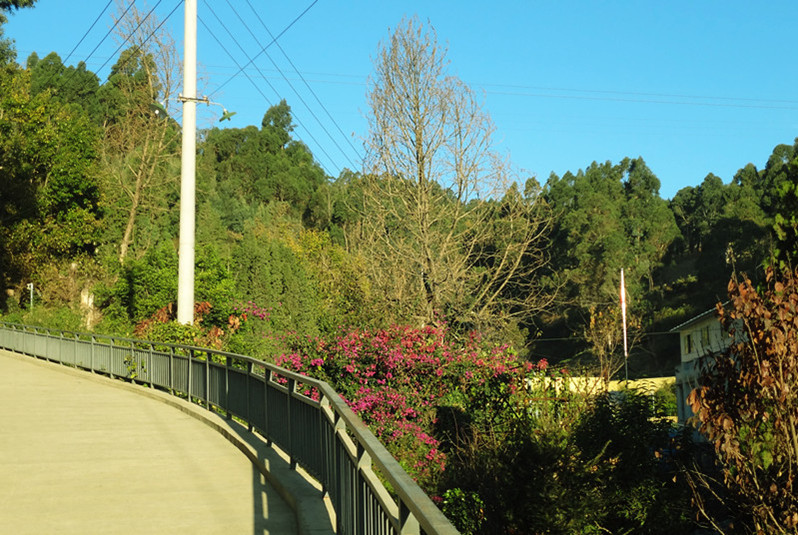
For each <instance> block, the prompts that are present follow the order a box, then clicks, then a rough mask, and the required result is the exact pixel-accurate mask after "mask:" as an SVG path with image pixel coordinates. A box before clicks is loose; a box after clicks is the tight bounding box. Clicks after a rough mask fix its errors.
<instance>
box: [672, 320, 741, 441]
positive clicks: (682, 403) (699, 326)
mask: <svg viewBox="0 0 798 535" xmlns="http://www.w3.org/2000/svg"><path fill="white" fill-rule="evenodd" d="M671 332H678V333H679V342H680V344H679V345H680V347H681V359H680V360H681V362H680V363H679V365H678V366H677V367H676V407H677V413H676V416H677V421H678V423H679V424H680V425H685V424H686V423H687V421H688V420H689V419H690V418H691V417H692V416H693V411H692V409H691V408H690V406H689V405H688V404H687V397H688V396H689V395H690V392H692V390H693V389H694V388H696V387H697V386H698V379H699V377H700V375H701V370H702V369H703V368H704V367H705V366H706V364H707V359H711V358H712V355H714V354H717V353H720V352H721V351H723V350H725V349H726V348H727V347H729V345H730V344H731V341H732V339H731V337H730V336H729V333H728V332H726V331H725V330H724V329H723V327H722V326H721V324H720V321H719V320H718V315H717V312H716V310H715V309H714V308H713V309H711V310H707V311H706V312H703V313H702V314H699V315H698V316H695V317H693V318H691V319H689V320H687V321H685V322H684V323H682V324H680V325H677V326H676V327H674V328H673V329H671Z"/></svg>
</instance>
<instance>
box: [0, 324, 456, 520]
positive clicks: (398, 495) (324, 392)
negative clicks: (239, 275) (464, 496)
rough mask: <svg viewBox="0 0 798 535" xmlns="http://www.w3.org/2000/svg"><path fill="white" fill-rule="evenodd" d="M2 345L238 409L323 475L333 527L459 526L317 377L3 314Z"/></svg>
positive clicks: (230, 411) (213, 406)
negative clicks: (17, 320) (31, 323)
mask: <svg viewBox="0 0 798 535" xmlns="http://www.w3.org/2000/svg"><path fill="white" fill-rule="evenodd" d="M0 348H3V349H6V350H8V351H14V352H17V353H23V354H26V355H30V356H33V357H38V358H42V359H46V360H48V361H53V362H58V363H61V364H64V365H68V366H72V367H75V368H79V369H83V370H87V371H91V372H95V373H101V374H105V375H108V376H110V377H112V378H118V379H125V380H133V381H135V382H137V383H140V384H142V385H147V386H149V387H151V388H159V389H161V390H165V391H168V392H170V393H171V394H173V395H176V396H179V397H182V398H184V399H188V400H189V401H191V402H194V403H197V404H199V405H202V406H204V407H206V408H207V409H208V410H216V411H222V412H224V413H226V414H227V416H228V417H236V418H237V419H239V420H240V421H243V422H244V423H246V425H247V426H248V428H249V430H250V431H251V430H253V429H254V430H255V431H257V432H258V433H259V434H260V435H261V436H262V437H264V438H265V439H266V441H267V442H268V443H274V444H275V445H277V446H278V447H279V448H280V449H282V450H283V451H284V452H285V453H286V454H287V455H288V456H289V457H290V462H291V466H292V467H296V466H301V467H302V468H303V469H304V470H305V471H306V472H307V473H308V474H310V475H311V476H313V477H314V478H316V479H317V480H318V481H319V482H320V483H321V485H322V487H323V489H324V491H325V492H326V493H328V494H329V497H330V501H331V503H332V505H333V508H334V509H335V513H336V521H337V530H336V531H337V533H339V534H353V535H360V534H375V535H379V534H401V535H404V534H418V533H426V534H428V535H433V534H456V533H457V530H455V528H454V527H453V526H452V524H451V523H450V522H449V520H448V519H447V518H446V517H445V516H444V515H443V514H442V513H441V512H440V510H439V509H438V508H437V507H436V506H435V504H434V503H433V502H432V500H430V499H429V497H428V496H427V495H426V493H425V492H424V491H423V490H421V488H420V487H419V486H418V485H417V484H416V483H415V481H413V480H412V478H411V477H410V476H409V475H408V474H407V472H405V471H404V470H403V469H402V467H401V466H400V465H399V463H398V462H397V461H396V460H395V459H394V458H393V457H392V456H391V454H390V453H388V451H387V450H386V449H385V447H384V446H383V445H382V444H381V443H380V442H379V441H378V440H377V438H376V437H375V436H374V435H373V434H372V433H371V431H369V430H368V428H367V427H366V425H365V424H364V423H363V422H362V421H361V420H360V418H358V416H357V415H355V413H354V412H352V410H351V409H350V408H349V407H348V406H347V405H346V403H345V402H344V401H343V400H342V399H341V397H340V396H339V395H338V394H337V393H336V392H335V391H334V390H333V389H332V387H330V385H328V384H327V383H325V382H323V381H318V380H316V379H312V378H310V377H306V376H303V375H299V374H297V373H294V372H291V371H289V370H286V369H284V368H280V367H278V366H275V365H273V364H269V363H266V362H263V361H260V360H257V359H254V358H251V357H246V356H243V355H236V354H233V353H226V352H223V351H215V350H212V349H205V348H198V347H191V346H184V345H178V344H168V343H160V342H148V341H142V340H133V339H129V338H121V337H115V336H108V335H101V334H85V333H72V332H66V331H58V330H52V329H47V328H43V327H32V326H25V325H16V324H9V323H2V322H0ZM304 392H310V393H311V395H310V396H309V395H306V394H305V393H304ZM377 473H379V477H378V476H377ZM380 478H382V479H384V480H385V481H386V482H387V483H388V484H389V485H390V488H391V492H389V491H388V489H387V488H386V486H385V484H383V482H382V481H381V480H380Z"/></svg>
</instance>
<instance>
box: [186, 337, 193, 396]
mask: <svg viewBox="0 0 798 535" xmlns="http://www.w3.org/2000/svg"><path fill="white" fill-rule="evenodd" d="M193 356H194V350H193V349H189V350H188V355H186V357H187V358H188V387H187V388H186V391H187V394H188V402H189V403H191V368H192V367H193V366H192V365H191V358H192V357H193Z"/></svg>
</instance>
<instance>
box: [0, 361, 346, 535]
mask: <svg viewBox="0 0 798 535" xmlns="http://www.w3.org/2000/svg"><path fill="white" fill-rule="evenodd" d="M142 393H144V394H146V395H141V394H142ZM159 396H161V397H164V398H167V397H168V398H170V399H171V401H169V400H166V402H165V400H164V399H159ZM179 404H183V405H186V407H180V406H179ZM192 411H194V412H196V411H201V412H202V413H203V414H202V415H201V416H197V415H196V414H193V415H192ZM203 418H205V419H207V421H205V422H203V421H202V419H203ZM214 420H218V422H214ZM206 424H207V425H206ZM233 425H234V427H239V426H237V425H235V424H233ZM214 426H217V429H215V430H214V429H213V427H214ZM224 426H227V428H224ZM225 429H227V431H225ZM230 429H232V428H230V427H229V424H227V423H225V421H224V419H223V418H218V417H217V416H216V415H213V414H211V413H209V412H208V411H205V410H203V409H201V408H197V407H195V406H190V405H189V404H188V403H185V402H183V401H181V400H177V399H175V398H171V396H168V395H167V394H161V393H157V392H152V391H148V390H147V389H142V388H140V387H134V386H132V385H128V384H126V383H122V382H119V381H112V380H110V379H106V378H102V377H98V376H94V375H91V374H88V373H87V372H83V371H78V370H72V369H69V368H65V367H63V366H58V365H54V364H49V363H46V362H42V361H39V360H36V359H33V358H31V357H25V356H19V355H15V354H13V353H8V352H4V351H0V533H15V534H22V533H31V534H33V533H36V534H39V533H63V534H72V533H75V534H77V533H80V534H91V533H103V534H106V533H198V534H203V533H225V534H236V533H256V534H264V533H269V534H283V533H296V532H298V525H299V526H301V527H303V529H301V531H303V532H305V533H308V532H314V533H317V532H320V533H329V532H331V531H332V530H331V529H330V527H329V526H330V521H329V518H318V515H319V514H323V513H319V512H318V511H320V510H321V511H322V512H323V511H324V509H323V507H322V508H321V509H319V507H316V506H315V505H318V504H321V503H322V500H321V493H320V492H318V490H316V489H313V488H310V490H308V489H307V488H305V489H300V490H299V491H298V494H299V495H300V497H299V498H298V500H299V502H297V500H295V499H294V496H295V495H296V494H297V493H295V494H292V495H290V496H289V495H287V494H286V490H287V489H286V488H284V487H283V486H282V485H280V484H279V483H278V486H280V488H279V492H278V491H277V489H275V487H274V486H273V485H272V484H270V483H269V482H267V480H266V479H265V478H264V477H263V475H262V473H261V470H262V469H263V467H264V466H265V468H266V470H270V469H272V468H274V469H276V468H277V466H276V464H278V463H277V461H279V459H277V460H275V459H276V458H271V459H269V458H266V456H268V455H270V454H269V453H268V452H265V450H264V449H263V448H260V447H258V448H253V447H250V450H251V451H255V455H257V456H258V457H259V461H260V465H261V467H260V468H261V469H260V470H259V469H258V464H259V463H258V462H257V461H256V462H255V463H253V462H252V460H251V459H250V458H248V457H247V456H246V455H244V453H242V451H245V449H244V447H242V445H241V444H238V448H237V447H236V446H235V445H234V444H235V443H236V440H240V439H241V438H242V437H243V438H247V437H245V435H246V434H247V433H246V430H245V429H241V430H238V429H232V431H230ZM220 430H221V431H222V432H219V431H220ZM224 434H227V435H228V438H225V436H224ZM230 435H233V436H232V437H231V436H230ZM250 438H251V437H250ZM288 476H293V477H296V472H295V471H290V472H289V473H288ZM300 479H301V478H300ZM272 481H275V480H273V479H272ZM275 483H276V481H275ZM300 483H301V482H300ZM289 484H294V485H296V484H297V483H296V482H293V483H289ZM306 486H307V485H306ZM289 490H295V489H289ZM302 492H304V493H305V497H306V498H307V497H308V496H309V497H310V498H309V499H311V500H315V502H318V503H317V504H314V507H310V508H307V507H306V508H305V509H306V510H307V511H306V513H307V514H311V515H316V517H317V518H316V519H315V520H314V519H310V523H312V522H316V523H317V524H318V526H319V529H318V530H317V529H315V528H314V529H308V528H307V525H308V519H307V518H304V519H303V518H301V516H302V514H301V513H302V512H301V511H299V512H298V511H297V508H298V505H299V506H300V507H301V506H302V503H301V500H302V499H303V498H302V497H301V496H302ZM284 498H287V499H288V500H289V501H291V502H292V503H291V504H290V505H289V504H288V503H287V502H286V501H285V500H284Z"/></svg>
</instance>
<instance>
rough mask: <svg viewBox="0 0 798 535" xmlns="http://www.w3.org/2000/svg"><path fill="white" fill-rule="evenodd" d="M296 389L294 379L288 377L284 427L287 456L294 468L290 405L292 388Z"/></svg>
mask: <svg viewBox="0 0 798 535" xmlns="http://www.w3.org/2000/svg"><path fill="white" fill-rule="evenodd" d="M295 389H296V380H294V379H290V378H289V379H288V403H287V405H286V407H287V408H286V412H287V413H288V414H287V415H286V416H287V422H286V427H287V428H288V451H289V454H288V455H289V458H290V461H291V462H290V464H291V469H292V470H296V456H295V455H294V436H293V435H294V433H293V425H291V423H292V422H291V405H293V402H294V390H295Z"/></svg>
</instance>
